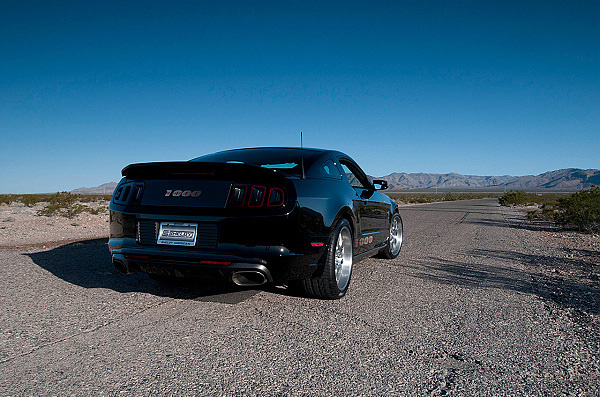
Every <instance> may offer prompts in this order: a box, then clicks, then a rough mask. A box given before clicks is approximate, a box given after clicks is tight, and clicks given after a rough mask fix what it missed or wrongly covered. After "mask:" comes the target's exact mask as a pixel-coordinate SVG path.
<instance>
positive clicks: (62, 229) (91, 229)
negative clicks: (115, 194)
mask: <svg viewBox="0 0 600 397" xmlns="http://www.w3.org/2000/svg"><path fill="white" fill-rule="evenodd" d="M81 204H82V205H85V206H89V207H91V208H93V209H100V213H99V214H90V213H88V212H83V213H80V214H78V215H76V216H75V217H73V218H66V217H64V216H60V215H53V216H43V215H37V212H38V211H39V210H41V209H43V208H44V206H45V205H46V203H37V204H35V205H34V206H31V207H27V206H25V205H24V204H23V203H19V202H13V203H11V204H10V205H7V204H5V203H3V204H2V205H0V249H26V248H42V249H43V248H46V247H50V246H56V245H61V244H65V243H69V242H74V241H80V240H90V239H95V238H102V237H108V203H107V202H93V203H81Z"/></svg>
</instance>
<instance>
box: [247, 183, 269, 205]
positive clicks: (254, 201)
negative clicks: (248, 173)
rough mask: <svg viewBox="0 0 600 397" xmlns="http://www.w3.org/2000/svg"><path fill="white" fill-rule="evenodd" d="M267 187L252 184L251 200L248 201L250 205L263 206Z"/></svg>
mask: <svg viewBox="0 0 600 397" xmlns="http://www.w3.org/2000/svg"><path fill="white" fill-rule="evenodd" d="M266 190H267V188H265V187H264V186H252V190H251V191H250V200H249V201H248V207H262V205H263V202H264V201H265V191H266Z"/></svg>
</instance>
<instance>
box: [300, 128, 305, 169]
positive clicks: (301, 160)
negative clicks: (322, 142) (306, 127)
mask: <svg viewBox="0 0 600 397" xmlns="http://www.w3.org/2000/svg"><path fill="white" fill-rule="evenodd" d="M300 163H301V167H302V179H306V176H305V175H304V144H303V142H302V131H300Z"/></svg>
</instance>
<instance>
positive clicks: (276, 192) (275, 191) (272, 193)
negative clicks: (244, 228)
mask: <svg viewBox="0 0 600 397" xmlns="http://www.w3.org/2000/svg"><path fill="white" fill-rule="evenodd" d="M282 205H283V190H282V189H279V188H277V187H272V188H271V189H270V190H269V201H268V202H267V206H268V207H281V206H282Z"/></svg>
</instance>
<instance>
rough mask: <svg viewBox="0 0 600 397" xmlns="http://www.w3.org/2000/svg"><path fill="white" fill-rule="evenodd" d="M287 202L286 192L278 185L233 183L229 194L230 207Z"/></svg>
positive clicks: (276, 205) (273, 204)
mask: <svg viewBox="0 0 600 397" xmlns="http://www.w3.org/2000/svg"><path fill="white" fill-rule="evenodd" d="M284 203H285V193H284V191H283V189H281V188H278V187H269V186H260V185H240V184H236V185H233V187H232V189H231V193H230V194H229V200H228V204H227V206H228V207H233V208H235V207H237V208H239V207H249V208H262V207H281V206H283V204H284Z"/></svg>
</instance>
